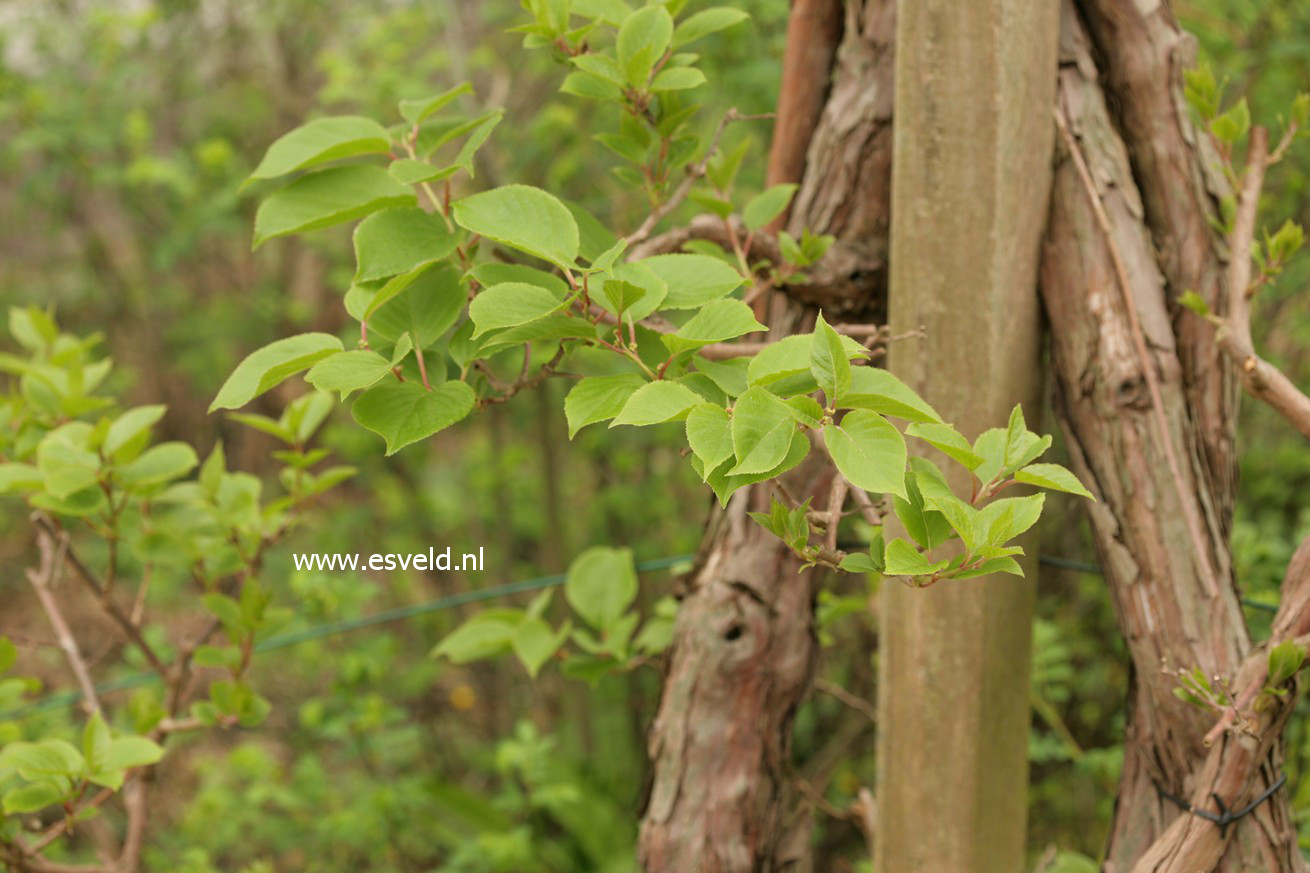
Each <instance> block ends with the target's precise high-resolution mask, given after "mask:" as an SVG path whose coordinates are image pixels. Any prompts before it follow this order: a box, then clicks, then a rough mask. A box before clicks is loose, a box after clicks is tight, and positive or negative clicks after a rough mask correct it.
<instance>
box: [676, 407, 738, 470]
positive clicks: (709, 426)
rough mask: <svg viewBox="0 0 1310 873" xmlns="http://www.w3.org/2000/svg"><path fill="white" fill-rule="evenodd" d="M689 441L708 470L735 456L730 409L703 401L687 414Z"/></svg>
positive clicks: (693, 450)
mask: <svg viewBox="0 0 1310 873" xmlns="http://www.w3.org/2000/svg"><path fill="white" fill-rule="evenodd" d="M687 443H688V445H690V446H691V450H692V452H694V453H695V455H696V457H698V458H700V461H701V463H702V464H704V465H705V469H706V470H713V469H714V468H715V467H717V466H719V464H722V463H723V462H724V461H726V460H728V458H731V457H732V456H733V446H732V423H731V422H730V421H729V420H728V411H727V410H726V409H724V408H723V407H722V406H717V405H715V404H713V403H702V404H700V405H699V406H695V407H693V408H692V410H691V412H690V413H688V414H687Z"/></svg>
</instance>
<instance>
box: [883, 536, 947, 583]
mask: <svg viewBox="0 0 1310 873" xmlns="http://www.w3.org/2000/svg"><path fill="white" fill-rule="evenodd" d="M950 563H951V562H950V561H936V562H932V561H929V560H928V559H927V558H925V557H924V556H923V554H922V553H920V552H919V550H918V549H916V548H915V547H914V546H913V545H911V544H910V542H909V541H908V540H902V539H894V540H892V541H891V542H889V543H888V544H887V556H886V560H885V562H884V569H883V572H884V573H886V574H887V575H888V576H931V575H932V574H933V573H936V572H938V571H940V570H945V569H946V568H947V567H948V566H950Z"/></svg>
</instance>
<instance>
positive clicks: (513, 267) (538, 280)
mask: <svg viewBox="0 0 1310 873" xmlns="http://www.w3.org/2000/svg"><path fill="white" fill-rule="evenodd" d="M469 272H470V273H471V274H472V276H473V278H474V279H477V280H478V284H480V285H482V286H483V287H484V288H490V287H491V286H492V285H501V284H504V283H505V282H521V283H524V284H527V285H539V286H541V287H542V288H545V289H546V290H547V291H549V292H550V293H552V294H554V295H555V296H556V297H558V298H559V299H560V300H563V299H564V298H565V297H567V296H568V294H569V286H568V283H567V282H565V281H564V280H563V279H561V278H560V277H559V276H556V275H555V274H554V273H547V272H546V271H545V270H538V269H536V268H535V267H529V266H528V265H526V264H502V263H500V262H499V261H487V262H486V263H482V264H478V265H477V266H475V267H474V268H473V269H472V270H470V271H469Z"/></svg>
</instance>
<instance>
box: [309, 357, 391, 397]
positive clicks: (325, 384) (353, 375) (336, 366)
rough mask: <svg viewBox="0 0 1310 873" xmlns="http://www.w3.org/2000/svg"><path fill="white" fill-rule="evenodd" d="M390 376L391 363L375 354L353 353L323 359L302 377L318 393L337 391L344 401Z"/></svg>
mask: <svg viewBox="0 0 1310 873" xmlns="http://www.w3.org/2000/svg"><path fill="white" fill-rule="evenodd" d="M389 372H391V362H390V361H388V360H387V359H386V358H384V357H382V356H381V355H379V354H378V353H377V352H372V351H368V350H366V349H356V350H353V351H349V352H342V353H341V354H339V355H333V356H332V357H330V358H324V359H323V360H321V361H319V362H318V363H317V364H315V365H314V366H313V367H311V368H310V369H309V372H308V373H306V374H305V381H306V382H308V383H309V384H311V385H313V386H314V387H315V388H317V389H318V390H320V391H339V392H340V393H341V399H342V400H345V399H346V398H347V397H349V396H350V395H351V393H352V392H354V391H361V390H363V389H365V388H367V387H368V386H370V385H372V384H374V383H375V382H377V381H378V380H379V379H381V378H382V377H383V376H385V375H387V373H389Z"/></svg>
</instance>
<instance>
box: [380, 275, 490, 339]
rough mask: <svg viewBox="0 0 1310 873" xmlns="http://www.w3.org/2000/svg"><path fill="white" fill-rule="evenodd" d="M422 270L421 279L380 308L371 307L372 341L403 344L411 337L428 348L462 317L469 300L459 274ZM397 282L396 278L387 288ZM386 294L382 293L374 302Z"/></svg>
mask: <svg viewBox="0 0 1310 873" xmlns="http://www.w3.org/2000/svg"><path fill="white" fill-rule="evenodd" d="M419 270H421V273H420V274H419V275H418V276H416V277H414V278H413V279H412V280H410V281H408V282H406V283H405V286H404V287H403V288H401V289H400V291H399V292H397V293H396V294H395V295H394V296H393V297H392V298H391V299H390V300H388V301H387V302H385V303H384V304H382V305H381V306H380V307H375V306H374V305H372V304H370V306H369V311H368V315H367V317H368V333H369V336H370V338H371V337H374V336H377V337H381V338H382V339H384V340H387V341H389V342H399V341H400V338H401V337H403V336H405V335H409V336H410V339H411V340H412V341H413V342H414V343H415V345H416V346H417V347H418V348H420V349H426V348H428V347H429V346H431V345H432V344H433V343H434V342H436V341H437V339H438V338H439V337H440V336H441V335H442V334H444V333H445V332H446V330H447V329H448V328H449V327H450V326H451V325H452V324H454V323H455V321H456V320H457V319H458V318H459V314H460V312H462V311H463V309H464V303H465V301H466V300H467V299H468V295H467V294H466V293H465V289H464V286H463V285H461V284H460V281H459V274H458V273H457V272H456V271H455V270H453V269H451V268H450V267H448V266H445V265H440V266H436V267H430V266H429V267H420V268H419ZM407 275H408V274H407ZM397 278H399V277H397ZM395 281H397V279H392V280H391V282H388V283H387V286H388V287H390V285H391V284H392V283H393V282H395ZM385 290H386V289H385V288H384V291H385ZM382 294H383V292H379V293H378V297H377V298H374V301H375V302H376V300H377V299H379V298H381V297H382Z"/></svg>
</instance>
